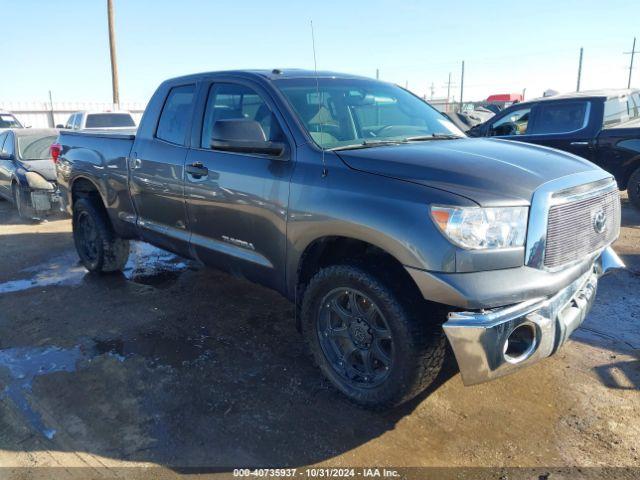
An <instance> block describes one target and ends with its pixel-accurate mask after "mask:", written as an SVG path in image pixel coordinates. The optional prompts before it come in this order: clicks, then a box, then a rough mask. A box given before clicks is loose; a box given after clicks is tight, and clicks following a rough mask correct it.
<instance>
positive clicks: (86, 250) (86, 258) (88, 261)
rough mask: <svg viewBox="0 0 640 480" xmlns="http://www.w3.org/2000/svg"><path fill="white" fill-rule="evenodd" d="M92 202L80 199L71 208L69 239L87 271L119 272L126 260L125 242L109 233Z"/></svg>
mask: <svg viewBox="0 0 640 480" xmlns="http://www.w3.org/2000/svg"><path fill="white" fill-rule="evenodd" d="M100 207H101V205H99V204H98V202H97V201H96V200H93V199H91V198H80V199H78V200H77V201H76V202H75V203H74V205H73V240H74V243H75V245H76V250H77V252H78V256H79V257H80V260H81V261H82V264H83V265H84V266H85V267H86V269H87V270H89V271H90V272H116V271H121V270H122V269H123V268H124V266H125V264H126V263H127V259H128V258H129V241H128V240H123V239H122V238H120V237H118V236H117V235H116V233H115V232H114V231H113V228H112V227H111V224H110V222H109V219H108V217H107V214H106V212H104V210H103V209H102V208H100Z"/></svg>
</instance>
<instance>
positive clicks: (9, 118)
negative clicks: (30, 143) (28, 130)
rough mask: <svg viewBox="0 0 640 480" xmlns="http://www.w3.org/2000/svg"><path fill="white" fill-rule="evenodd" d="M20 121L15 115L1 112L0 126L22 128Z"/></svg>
mask: <svg viewBox="0 0 640 480" xmlns="http://www.w3.org/2000/svg"><path fill="white" fill-rule="evenodd" d="M21 127H22V125H20V122H18V120H17V119H16V117H14V116H13V115H9V114H7V113H0V128H21Z"/></svg>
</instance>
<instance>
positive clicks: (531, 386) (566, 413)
mask: <svg viewBox="0 0 640 480" xmlns="http://www.w3.org/2000/svg"><path fill="white" fill-rule="evenodd" d="M624 202H625V207H624V214H623V215H624V218H623V223H624V230H623V234H622V236H621V238H620V240H619V241H618V243H617V244H616V249H617V251H618V252H619V253H620V254H621V255H622V257H623V259H624V260H625V261H627V263H628V266H629V267H630V269H629V271H620V272H617V273H615V274H613V275H611V276H609V277H606V278H605V279H603V280H602V282H601V287H600V289H599V292H598V300H597V304H596V306H595V307H594V310H593V311H592V313H591V315H590V317H589V318H588V320H587V321H586V322H585V324H584V326H583V327H581V328H580V329H579V331H578V332H576V334H575V335H574V337H573V339H572V341H570V342H569V344H567V345H566V346H565V347H564V348H563V349H562V350H561V351H560V352H559V353H558V354H557V355H556V356H555V357H552V358H550V359H547V360H546V361H544V362H542V363H540V364H538V365H536V366H533V367H531V368H528V369H525V370H523V371H521V372H518V373H516V374H514V375H512V376H509V377H505V378H503V379H499V380H497V381H493V382H490V383H486V384H483V385H479V386H475V387H463V385H462V382H461V380H460V376H459V374H458V373H457V371H456V368H455V366H452V367H451V368H449V369H447V370H446V371H445V372H443V374H442V375H441V377H440V378H439V379H438V381H437V382H436V385H434V386H433V388H432V389H431V390H430V391H429V392H427V394H426V395H424V396H422V397H421V398H419V399H417V400H416V401H414V402H412V403H411V404H409V405H407V406H406V407H405V408H402V409H401V410H400V411H396V412H393V413H386V414H380V413H372V412H367V411H364V410H361V409H358V408H356V407H354V406H352V405H351V404H349V403H348V402H347V401H345V400H343V398H342V397H341V396H340V395H339V394H338V393H337V392H336V391H334V390H333V389H332V388H331V387H330V386H329V385H328V384H327V382H325V381H324V380H323V379H322V377H321V376H320V374H319V372H318V371H317V370H316V369H315V368H314V367H313V366H312V363H311V361H310V359H309V358H308V357H307V355H306V353H305V351H304V349H303V342H302V339H301V337H300V336H299V335H298V333H297V332H296V330H295V327H294V321H293V307H292V305H291V304H289V303H288V302H287V301H285V300H284V299H283V298H282V297H280V296H279V295H277V294H276V293H273V292H271V291H268V290H265V289H263V288H260V287H258V286H255V285H253V284H250V283H248V282H246V281H244V280H241V279H237V278H233V277H230V276H228V275H225V274H222V273H219V272H216V271H212V270H208V269H204V268H200V267H199V266H197V265H195V264H192V263H190V262H188V261H184V260H182V259H179V258H176V257H174V256H173V255H170V254H168V253H164V252H162V251H159V250H155V249H153V248H151V247H149V246H146V245H144V244H135V247H134V254H133V255H132V257H131V259H130V262H129V264H128V267H127V270H126V272H125V273H124V274H122V275H111V276H105V277H98V276H93V275H89V274H87V273H86V272H85V271H84V270H83V269H82V268H81V267H80V266H79V265H78V262H77V257H76V255H75V251H74V248H73V244H72V240H71V233H70V223H69V221H68V220H66V219H61V220H51V221H48V222H45V223H42V224H30V223H25V222H21V221H20V220H19V219H18V218H17V216H16V215H15V214H14V211H13V209H12V208H11V205H9V204H8V203H7V202H0V267H1V268H0V466H4V467H12V466H13V467H36V466H38V467H43V466H58V467H74V466H79V467H90V468H91V469H95V471H100V469H101V468H102V467H105V466H106V467H111V468H115V467H122V466H136V465H157V466H161V467H165V468H166V469H167V471H178V472H179V471H180V469H181V468H183V467H189V466H198V467H213V466H215V467H222V468H223V469H224V468H233V467H237V466H240V465H272V466H273V465H280V466H284V465H288V466H295V467H302V466H305V465H313V464H323V465H331V466H369V465H377V466H396V467H401V466H492V467H496V466H499V467H504V466H513V467H545V468H547V467H548V468H551V467H562V466H576V465H577V466H584V467H588V466H638V465H640V361H639V360H640V329H639V328H638V326H639V323H638V322H639V318H638V317H639V315H640V308H639V307H640V277H639V276H638V273H639V272H640V226H639V225H640V214H639V213H638V212H637V211H635V210H633V209H632V208H631V207H629V206H628V205H627V204H626V200H624ZM551 478H553V475H552V477H551Z"/></svg>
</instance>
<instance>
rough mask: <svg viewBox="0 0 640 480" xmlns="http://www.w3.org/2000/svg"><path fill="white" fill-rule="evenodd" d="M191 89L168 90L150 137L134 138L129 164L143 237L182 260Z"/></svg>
mask: <svg viewBox="0 0 640 480" xmlns="http://www.w3.org/2000/svg"><path fill="white" fill-rule="evenodd" d="M195 91H196V85H195V83H188V84H184V85H176V86H174V87H172V88H171V89H170V90H169V91H168V93H167V95H166V97H165V100H164V105H163V107H162V110H161V113H160V115H159V120H158V123H157V125H155V127H154V133H153V134H152V135H150V136H149V137H148V138H136V141H135V145H134V148H133V151H132V152H131V158H130V159H129V162H130V165H129V168H130V171H131V174H130V183H129V185H130V190H131V196H132V199H133V202H134V205H135V208H136V212H137V214H138V226H139V227H141V232H142V235H143V238H144V239H145V240H147V241H148V242H150V243H153V244H156V245H158V246H160V247H163V248H165V249H167V250H170V251H173V252H176V253H178V254H181V255H186V256H188V252H189V232H188V228H187V212H186V207H185V203H184V162H185V159H186V156H187V151H188V147H187V137H188V135H189V132H190V125H191V118H192V116H193V108H194V99H195Z"/></svg>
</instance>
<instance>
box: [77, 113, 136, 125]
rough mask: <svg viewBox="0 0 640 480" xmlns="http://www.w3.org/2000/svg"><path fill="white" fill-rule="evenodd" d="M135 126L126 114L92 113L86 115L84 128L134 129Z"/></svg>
mask: <svg viewBox="0 0 640 480" xmlns="http://www.w3.org/2000/svg"><path fill="white" fill-rule="evenodd" d="M135 126H136V124H135V122H134V121H133V118H131V115H129V114H127V113H92V114H89V115H87V122H86V124H85V128H114V127H135Z"/></svg>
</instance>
